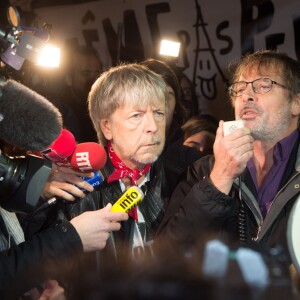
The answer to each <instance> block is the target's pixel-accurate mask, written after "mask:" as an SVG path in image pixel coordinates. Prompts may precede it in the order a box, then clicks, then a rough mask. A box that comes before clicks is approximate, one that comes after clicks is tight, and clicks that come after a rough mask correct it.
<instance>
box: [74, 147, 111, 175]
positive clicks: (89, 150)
mask: <svg viewBox="0 0 300 300" xmlns="http://www.w3.org/2000/svg"><path fill="white" fill-rule="evenodd" d="M106 160H107V154H106V152H105V150H104V148H103V147H102V146H101V145H100V144H97V143H94V142H86V143H81V144H78V145H77V146H76V149H75V151H74V152H73V154H72V156H71V157H70V161H71V167H72V168H73V169H76V170H80V171H82V172H94V171H98V170H100V169H102V168H103V167H104V166H105V164H106Z"/></svg>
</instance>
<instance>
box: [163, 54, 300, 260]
mask: <svg viewBox="0 0 300 300" xmlns="http://www.w3.org/2000/svg"><path fill="white" fill-rule="evenodd" d="M231 82H232V84H231V85H230V87H229V89H228V91H229V95H230V98H231V103H232V105H233V107H234V111H235V118H236V120H243V123H244V127H243V128H239V129H237V130H235V131H233V132H231V133H230V134H228V135H224V130H223V124H224V122H223V121H220V124H219V128H218V129H217V134H216V139H215V143H214V149H213V150H214V155H211V156H205V157H203V158H201V159H200V160H198V161H197V162H195V163H194V164H193V165H192V166H191V167H190V168H189V172H188V178H187V180H186V181H184V182H182V183H180V184H179V185H178V186H177V188H176V190H175V191H174V193H173V196H172V199H171V202H170V203H173V205H172V207H170V208H169V209H168V211H167V212H166V214H165V217H164V220H163V222H164V223H165V224H166V225H165V226H164V229H163V233H165V234H167V236H168V237H169V238H171V239H173V240H176V241H178V240H179V241H183V242H185V243H187V242H191V243H194V242H195V241H199V239H201V238H204V239H206V238H211V236H210V233H212V234H213V236H216V235H215V234H216V233H217V234H218V235H217V236H218V238H224V239H226V240H227V241H229V243H230V244H231V245H236V246H239V245H243V246H251V247H257V249H260V250H263V251H268V250H270V248H273V247H275V246H277V245H280V247H281V249H284V250H285V254H287V257H289V254H288V251H287V250H288V249H287V238H286V231H287V222H288V219H289V215H290V212H291V209H292V207H293V204H294V203H295V200H296V199H297V197H298V195H299V193H300V174H299V170H300V169H299V168H300V160H299V158H300V154H299V153H300V152H299V149H300V148H299V132H298V120H299V115H300V63H299V62H297V61H296V60H294V59H292V58H290V57H288V56H287V55H285V54H283V53H279V52H276V51H258V52H255V53H252V54H248V55H245V56H244V57H242V58H241V59H240V60H239V61H238V62H237V63H236V64H235V70H234V73H233V76H232V81H231Z"/></svg>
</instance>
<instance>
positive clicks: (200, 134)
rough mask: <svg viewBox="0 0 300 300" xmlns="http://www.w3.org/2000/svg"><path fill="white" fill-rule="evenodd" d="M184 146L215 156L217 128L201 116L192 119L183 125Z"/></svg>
mask: <svg viewBox="0 0 300 300" xmlns="http://www.w3.org/2000/svg"><path fill="white" fill-rule="evenodd" d="M181 128H182V131H183V145H185V146H188V147H193V148H195V149H197V150H198V151H200V152H202V153H203V155H207V154H213V144H214V141H215V137H216V131H217V128H218V127H217V126H215V124H214V123H211V122H209V121H208V120H207V119H206V118H202V117H201V116H199V115H198V116H194V117H191V118H190V119H189V120H187V122H186V123H185V124H183V125H182V127H181Z"/></svg>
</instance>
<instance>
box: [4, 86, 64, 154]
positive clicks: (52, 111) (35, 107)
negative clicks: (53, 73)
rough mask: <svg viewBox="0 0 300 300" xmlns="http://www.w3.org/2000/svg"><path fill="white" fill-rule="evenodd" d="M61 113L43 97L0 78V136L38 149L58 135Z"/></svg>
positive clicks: (49, 143)
mask: <svg viewBox="0 0 300 300" xmlns="http://www.w3.org/2000/svg"><path fill="white" fill-rule="evenodd" d="M61 130H62V116H61V114H60V112H59V110H58V109H57V108H56V107H55V106H54V105H53V104H52V103H51V102H50V101H48V100H47V99H46V98H44V97H43V96H41V95H39V94H38V93H36V92H34V91H33V90H31V89H29V88H27V87H26V86H24V85H22V84H21V83H18V82H16V81H14V80H7V81H4V82H0V139H1V140H4V141H5V142H7V143H8V144H11V145H14V146H16V147H18V148H20V149H23V150H31V151H41V150H44V149H46V148H47V147H49V145H51V144H52V142H53V141H54V140H55V139H56V138H57V137H58V136H59V135H60V133H61Z"/></svg>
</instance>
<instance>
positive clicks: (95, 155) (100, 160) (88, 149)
mask: <svg viewBox="0 0 300 300" xmlns="http://www.w3.org/2000/svg"><path fill="white" fill-rule="evenodd" d="M67 160H68V163H67V164H66V163H65V162H64V163H59V162H58V163H56V164H57V165H60V166H66V167H71V168H73V169H75V170H79V171H81V172H94V176H93V178H87V177H82V179H83V180H85V181H86V182H88V183H89V184H91V185H92V186H93V187H95V186H98V185H101V184H102V183H103V182H104V177H103V175H102V173H101V171H100V170H101V169H102V168H103V167H104V166H105V164H106V160H107V154H106V152H105V150H104V148H103V147H102V146H101V145H100V144H97V143H94V142H86V143H81V144H78V145H77V146H76V148H75V150H74V152H73V154H72V155H71V156H70V157H68V159H67ZM56 202H57V198H56V197H52V198H51V199H49V200H48V201H47V202H45V203H44V204H43V205H41V206H40V207H38V208H37V209H36V210H35V211H34V214H35V213H37V212H38V211H40V210H42V209H45V208H47V207H48V206H50V205H53V204H55V203H56Z"/></svg>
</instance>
